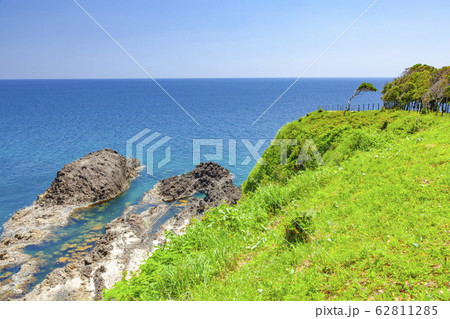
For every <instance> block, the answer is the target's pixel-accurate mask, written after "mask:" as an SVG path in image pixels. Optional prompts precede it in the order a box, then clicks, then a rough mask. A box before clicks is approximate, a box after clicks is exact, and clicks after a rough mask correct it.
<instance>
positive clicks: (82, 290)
mask: <svg viewBox="0 0 450 319" xmlns="http://www.w3.org/2000/svg"><path fill="white" fill-rule="evenodd" d="M199 192H203V193H204V194H205V197H204V198H203V199H200V198H196V197H190V198H189V203H188V204H187V205H186V206H185V208H184V209H183V210H182V211H181V212H179V213H178V214H176V215H175V216H174V217H172V218H170V219H169V220H168V221H167V222H165V223H163V224H162V225H161V226H160V227H159V229H156V230H155V229H154V225H155V223H156V222H157V221H158V220H159V219H160V218H161V217H162V216H164V214H166V213H167V212H168V210H169V209H170V208H171V206H172V204H171V203H170V201H174V200H178V199H182V198H187V197H189V196H191V195H193V194H195V193H199ZM240 196H241V191H240V188H238V187H236V186H234V184H233V182H232V175H231V173H230V172H229V171H228V170H227V169H225V168H223V167H221V166H220V165H218V164H216V163H212V162H210V163H201V164H199V165H198V166H197V167H196V168H195V169H194V170H192V171H191V172H189V173H187V174H184V175H180V176H173V177H170V178H167V179H164V180H162V181H160V182H158V183H157V184H156V185H155V186H154V187H153V188H152V189H151V190H149V191H148V192H146V194H145V195H144V197H143V199H142V200H141V202H140V203H139V204H138V205H136V206H130V207H127V208H126V209H125V211H124V212H123V214H122V216H121V217H118V218H116V219H115V220H113V221H112V222H111V223H109V224H107V225H106V227H105V234H104V235H103V236H102V237H101V238H100V239H99V240H98V241H97V242H96V245H95V247H94V249H93V250H92V251H91V252H90V253H89V255H88V256H86V257H85V258H84V259H82V260H80V261H78V262H75V263H70V264H67V265H66V266H65V267H64V268H59V269H56V270H54V271H53V272H52V273H50V274H49V275H48V276H47V277H46V278H45V280H44V281H43V282H42V283H40V284H39V285H37V286H36V287H35V289H34V290H33V291H31V292H30V293H29V294H28V295H26V296H25V300H98V299H101V298H102V291H103V289H105V288H111V287H112V286H113V285H114V283H115V282H117V281H119V280H121V279H122V274H123V272H124V271H126V272H127V273H130V272H131V271H137V270H138V268H139V265H140V264H141V263H142V262H144V261H145V260H146V259H147V258H148V257H149V256H150V255H151V254H152V252H153V251H154V250H155V249H157V247H158V246H160V245H163V244H164V243H165V242H166V241H167V239H166V238H165V236H164V233H165V232H166V231H171V232H173V233H174V234H176V235H180V234H182V233H183V232H184V231H185V228H186V226H187V225H188V223H189V221H190V220H191V219H192V218H200V217H201V215H202V213H203V212H204V211H205V210H206V209H207V208H209V207H214V206H217V205H220V204H221V203H224V202H226V203H228V204H234V203H236V201H237V200H238V199H239V198H240ZM145 205H151V207H150V208H148V209H146V210H144V211H143V212H141V213H139V214H137V213H135V211H136V209H137V208H138V207H142V206H145Z"/></svg>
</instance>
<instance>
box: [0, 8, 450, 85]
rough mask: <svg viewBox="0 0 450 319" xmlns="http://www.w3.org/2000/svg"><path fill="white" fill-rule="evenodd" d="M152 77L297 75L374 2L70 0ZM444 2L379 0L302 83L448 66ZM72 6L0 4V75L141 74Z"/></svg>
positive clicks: (447, 23)
mask: <svg viewBox="0 0 450 319" xmlns="http://www.w3.org/2000/svg"><path fill="white" fill-rule="evenodd" d="M77 1H78V2H79V4H80V5H82V6H83V7H84V8H85V9H86V10H87V11H88V12H89V13H90V14H91V15H92V16H93V17H94V18H95V19H96V20H97V21H98V22H99V23H100V24H101V25H102V26H103V27H104V29H105V30H107V31H108V32H109V33H110V34H111V35H112V36H113V37H115V38H116V40H117V41H118V42H119V43H120V44H121V45H122V46H123V47H124V48H125V49H126V50H127V51H128V52H129V53H130V54H131V55H132V56H133V57H134V58H135V59H136V61H138V62H139V63H140V64H141V65H142V67H143V68H145V69H146V70H147V71H148V72H149V73H150V74H151V75H152V76H153V77H155V78H230V77H231V78H234V77H298V76H300V75H302V74H303V73H304V71H305V70H306V69H307V68H308V67H309V66H310V65H311V63H312V62H313V61H314V60H315V59H317V57H318V56H319V55H320V54H321V53H322V52H323V51H324V50H325V49H326V48H327V47H328V46H329V45H330V44H331V43H333V42H334V41H335V40H336V39H337V38H338V37H339V36H340V34H341V33H342V32H343V31H344V30H345V29H346V28H347V27H348V26H349V25H350V24H351V23H352V22H353V21H354V20H355V19H356V18H357V17H358V16H359V15H360V14H361V13H362V12H363V11H364V10H365V9H366V8H367V7H368V6H369V5H370V4H371V3H372V2H373V0H339V1H336V0H318V1H312V0H309V1H303V0H278V1H275V0H272V1H267V0H214V1H211V0H127V1H124V0H122V1H118V0H77ZM449 16H450V3H449V1H448V0H429V1H417V0H413V1H411V0H379V1H378V2H377V3H376V4H375V5H374V6H373V7H372V8H371V9H370V10H369V11H368V13H367V14H366V15H365V16H363V17H362V18H361V20H360V21H359V22H358V23H356V24H355V25H354V27H353V28H352V29H351V30H350V31H349V32H348V33H346V34H345V35H344V36H343V37H342V38H341V39H340V40H339V41H338V42H337V43H336V45H335V46H334V47H333V48H331V49H330V50H329V51H328V52H327V54H325V55H324V56H323V57H321V58H320V59H319V60H318V61H317V62H316V63H315V64H314V65H313V66H312V67H311V68H309V69H308V71H307V72H306V73H305V74H304V76H305V77H392V76H397V75H399V74H400V73H401V72H402V71H403V70H404V69H405V68H406V67H409V66H412V65H414V64H416V63H426V64H430V65H433V66H435V67H442V66H444V65H449V64H450V61H449V57H450V33H449V31H450V19H449V18H448V17H449ZM146 76H147V75H146V74H145V73H144V71H143V70H142V69H141V68H139V67H138V66H137V65H136V64H135V63H134V62H133V61H132V60H131V59H130V58H129V57H128V56H127V55H126V54H125V53H124V52H123V51H122V50H121V49H120V48H119V47H118V46H117V45H116V44H115V43H114V42H113V41H112V40H111V39H110V38H109V37H108V36H107V35H106V34H105V33H104V32H103V31H102V30H101V29H100V28H99V27H98V26H97V25H96V24H95V23H94V22H93V21H92V20H91V19H90V18H89V17H88V16H87V15H86V14H85V13H84V12H83V11H82V10H81V9H80V8H79V7H78V6H77V5H76V3H75V2H74V0H39V1H36V0H0V79H35V78H36V79H45V78H47V79H48V78H49V79H60V78H144V77H146Z"/></svg>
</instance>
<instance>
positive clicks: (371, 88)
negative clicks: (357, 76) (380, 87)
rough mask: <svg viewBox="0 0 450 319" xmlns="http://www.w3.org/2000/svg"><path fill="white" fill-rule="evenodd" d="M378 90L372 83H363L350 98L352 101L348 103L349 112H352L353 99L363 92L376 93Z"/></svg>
mask: <svg viewBox="0 0 450 319" xmlns="http://www.w3.org/2000/svg"><path fill="white" fill-rule="evenodd" d="M376 91H377V88H376V87H374V86H373V84H372V83H367V82H363V83H361V84H360V85H359V86H358V88H357V89H356V90H355V92H353V95H352V96H351V97H350V99H349V100H348V102H347V111H350V102H351V101H352V99H353V98H354V97H355V96H357V95H359V94H361V93H362V92H376Z"/></svg>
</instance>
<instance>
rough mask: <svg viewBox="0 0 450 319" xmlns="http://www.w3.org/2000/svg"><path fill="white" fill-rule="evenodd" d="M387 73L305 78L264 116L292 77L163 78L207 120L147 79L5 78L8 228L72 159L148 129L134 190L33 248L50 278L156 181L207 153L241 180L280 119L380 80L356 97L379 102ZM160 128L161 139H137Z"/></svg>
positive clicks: (0, 218)
mask: <svg viewBox="0 0 450 319" xmlns="http://www.w3.org/2000/svg"><path fill="white" fill-rule="evenodd" d="M389 80H391V79H390V78H306V79H300V80H299V81H298V82H297V83H296V85H294V86H293V87H292V88H291V89H290V90H289V91H288V92H287V93H286V94H285V95H284V96H283V97H282V98H281V99H280V100H279V101H278V102H277V103H275V104H274V105H273V106H272V107H271V108H270V109H269V110H268V111H267V112H266V113H265V114H264V115H263V116H262V117H261V118H260V119H259V120H258V121H257V122H256V123H254V122H255V120H257V119H258V117H259V116H260V115H261V114H262V113H263V112H264V111H265V110H266V109H267V108H268V107H269V106H270V105H271V104H272V103H273V102H274V101H275V100H276V99H277V98H278V97H279V96H280V94H282V93H283V91H285V89H286V88H287V87H288V86H289V85H290V84H291V83H292V82H293V81H294V79H286V78H282V79H281V78H280V79H266V78H264V79H160V80H158V81H159V83H160V84H161V85H162V86H163V87H164V88H165V89H166V91H167V92H169V93H170V94H171V96H173V98H174V99H176V101H177V102H178V103H179V104H180V105H181V106H182V107H183V108H184V109H185V110H186V112H187V113H189V114H190V115H191V116H192V118H193V119H195V121H196V122H197V123H198V124H199V125H197V123H196V122H195V121H194V120H193V119H192V118H191V117H190V116H188V115H187V114H186V113H185V112H184V111H183V110H182V109H181V108H180V107H179V106H178V105H177V104H176V103H175V102H174V101H172V100H171V98H169V97H168V96H167V95H166V93H165V92H163V90H161V88H159V87H158V86H157V85H156V84H155V83H154V82H153V81H151V80H149V79H117V80H0V114H1V115H0V134H1V135H0V136H1V138H0V150H1V152H0V163H1V165H0V176H1V178H0V225H1V224H3V223H4V222H5V221H7V220H8V219H9V218H10V216H11V215H12V214H13V213H14V212H15V211H17V210H18V209H20V208H23V207H25V206H28V205H30V204H31V203H32V202H33V201H34V200H35V199H36V197H37V195H39V194H41V193H43V192H44V191H45V190H46V189H47V188H48V187H49V186H50V184H51V182H52V181H53V179H54V178H55V176H56V172H57V171H58V170H60V169H61V168H62V166H64V165H65V164H67V163H69V162H71V161H73V160H75V159H77V158H79V157H82V156H83V155H86V154H88V153H90V152H93V151H96V150H99V149H103V148H107V147H108V148H112V149H114V150H116V151H118V152H119V153H121V154H123V155H126V154H127V141H129V140H130V139H132V138H133V137H134V136H136V135H137V134H139V133H141V135H142V136H141V138H139V139H137V137H136V138H135V139H137V140H136V142H134V143H132V141H130V142H129V143H128V153H129V154H132V155H133V156H138V155H139V152H140V154H142V156H140V157H141V159H142V160H143V164H144V165H147V167H146V168H145V169H144V170H143V171H142V174H141V176H140V177H138V178H137V179H136V180H135V181H134V182H132V184H131V186H130V188H129V190H128V191H126V192H125V193H124V194H122V195H121V196H119V197H117V198H115V199H114V200H112V201H110V202H107V203H103V204H100V205H97V206H95V207H92V208H89V209H86V210H84V211H81V212H79V213H78V214H77V216H74V218H73V221H72V222H71V224H70V225H69V226H67V227H65V228H64V229H61V230H60V231H59V232H58V233H57V234H56V235H55V237H54V238H52V240H51V241H49V242H48V243H44V244H43V245H40V246H37V247H30V248H29V249H28V252H30V253H33V254H35V255H39V256H41V257H42V258H43V259H45V260H46V265H45V266H44V267H43V269H42V272H41V273H40V274H39V275H38V279H39V280H42V278H44V277H45V275H46V274H47V273H48V272H49V271H51V270H52V269H54V268H55V267H60V266H62V265H64V263H66V262H67V261H70V260H71V259H72V258H75V257H76V256H74V255H71V254H70V253H69V254H68V253H67V252H68V251H70V247H74V246H73V245H80V244H83V245H84V247H86V249H85V250H86V251H88V250H89V249H90V248H92V245H89V244H87V243H89V242H93V240H95V239H96V238H98V236H100V235H101V233H102V231H103V226H104V225H105V224H106V223H107V222H109V221H111V220H112V219H114V218H116V217H118V216H119V215H120V214H121V212H122V210H123V209H124V208H125V207H126V206H127V205H132V204H136V203H137V202H138V201H139V199H140V198H141V197H142V195H143V193H144V192H145V191H146V190H148V189H150V188H151V187H152V186H153V185H154V184H155V183H156V182H157V181H158V180H160V179H163V178H167V177H170V176H172V175H175V174H182V173H185V172H188V171H189V170H191V169H193V168H194V167H195V164H196V163H197V162H198V160H200V161H206V160H208V159H209V160H214V161H216V162H218V163H219V164H221V165H223V166H225V167H226V168H228V169H230V171H231V172H232V173H233V174H234V176H235V183H236V184H241V183H242V182H243V181H244V180H245V179H246V177H247V175H248V173H249V172H250V170H251V169H252V167H253V165H254V164H255V158H254V155H255V152H256V153H259V154H262V152H263V151H264V149H265V148H266V147H267V146H268V145H269V143H270V140H271V139H272V138H273V137H274V135H275V134H276V132H277V131H278V130H279V129H280V127H281V126H282V125H284V124H285V123H287V122H289V121H293V120H295V119H298V118H299V117H301V116H304V115H305V114H307V113H309V112H311V111H314V110H317V108H318V106H319V105H328V106H330V105H345V104H346V102H347V100H348V98H349V97H350V96H351V94H352V92H353V91H354V90H355V89H356V88H357V87H358V85H359V84H360V83H361V82H371V83H373V84H374V86H375V87H377V88H378V92H376V93H372V92H371V93H366V94H362V95H360V96H358V97H356V98H355V99H354V100H353V104H363V103H365V104H368V103H370V104H372V103H375V104H377V103H380V102H381V100H380V96H381V94H380V90H381V89H382V87H383V85H384V84H385V83H386V82H388V81H389ZM253 123H254V124H253ZM144 130H145V131H144ZM155 133H156V134H155ZM152 134H155V135H153V137H155V136H157V138H155V139H154V140H152V141H150V140H151V138H149V139H147V142H148V143H147V142H146V143H141V145H140V146H138V144H139V143H140V142H143V141H144V140H145V139H146V137H150V136H151V135H152ZM158 141H160V144H161V145H160V146H159V147H156V146H158V144H156V143H157V142H158ZM152 145H154V151H153V152H151V153H150V152H148V151H147V150H148V149H150V148H151V147H152ZM249 145H250V146H251V147H249ZM139 149H140V150H141V151H140V150H139ZM195 150H197V151H195ZM198 150H200V152H198ZM250 150H253V151H254V152H253V153H252V152H251V151H250ZM130 152H131V153H130ZM136 152H137V153H136ZM152 155H153V157H152ZM158 164H159V167H158ZM173 213H176V212H175V211H174V212H173Z"/></svg>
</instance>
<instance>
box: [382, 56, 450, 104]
mask: <svg viewBox="0 0 450 319" xmlns="http://www.w3.org/2000/svg"><path fill="white" fill-rule="evenodd" d="M449 87H450V67H448V66H446V67H443V68H441V69H436V68H434V67H432V66H429V65H426V64H416V65H414V66H412V67H410V68H407V69H405V71H404V72H403V73H402V75H401V76H400V77H398V78H396V79H394V80H393V81H391V82H389V83H386V85H385V86H384V88H383V90H382V91H381V93H382V94H383V96H382V97H381V99H382V100H383V101H384V105H385V106H386V107H387V108H402V109H410V108H411V107H412V108H414V109H422V108H426V109H429V110H433V111H436V110H438V109H439V106H440V105H443V104H448V103H449V101H450V99H449V96H448V92H449V91H448V88H449Z"/></svg>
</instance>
